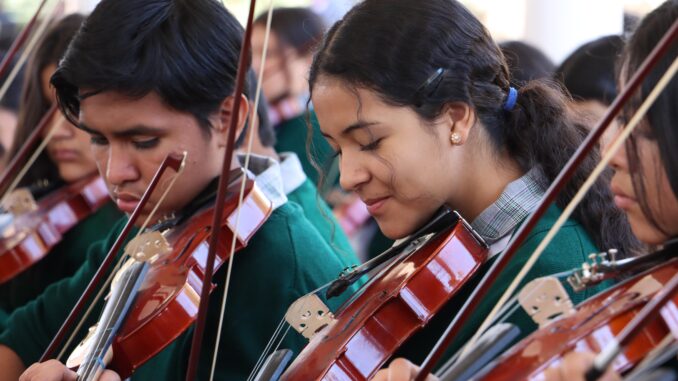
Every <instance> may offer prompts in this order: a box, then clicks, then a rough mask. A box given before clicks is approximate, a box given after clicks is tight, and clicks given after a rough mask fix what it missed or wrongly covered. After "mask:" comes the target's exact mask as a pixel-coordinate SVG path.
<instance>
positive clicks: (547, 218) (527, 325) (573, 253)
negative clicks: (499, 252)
mask: <svg viewBox="0 0 678 381" xmlns="http://www.w3.org/2000/svg"><path fill="white" fill-rule="evenodd" d="M560 213H561V211H560V209H558V208H557V207H556V206H551V207H550V208H549V209H548V210H547V212H546V214H545V215H544V216H543V217H542V219H541V220H539V222H538V223H537V225H536V226H535V227H534V229H532V232H531V233H530V234H529V236H528V238H527V240H525V242H524V243H523V245H522V246H521V247H520V249H518V251H517V252H516V255H515V257H514V258H513V259H512V260H511V261H510V262H509V264H508V266H507V267H506V269H504V271H503V272H502V273H501V275H500V276H499V277H498V279H497V280H496V282H495V283H494V286H493V287H492V289H491V290H490V292H489V294H488V295H487V296H486V297H485V298H484V299H483V300H482V301H481V303H480V304H479V305H478V308H477V309H476V310H475V312H474V313H473V314H472V315H471V317H470V318H469V319H468V320H467V323H466V325H465V326H463V327H462V330H461V331H460V333H459V335H458V336H457V337H456V338H455V339H454V341H453V343H452V345H451V346H450V348H449V349H448V350H447V352H446V356H445V357H449V356H450V355H452V354H453V353H455V352H456V351H457V350H458V349H459V348H461V346H462V345H463V344H465V343H466V342H467V341H468V340H469V339H470V338H471V336H473V334H474V333H475V331H476V330H477V329H478V328H479V327H480V324H481V323H482V322H483V321H484V319H485V317H486V316H487V315H488V314H489V313H490V311H491V310H492V308H493V307H494V305H495V304H496V303H497V301H498V300H499V298H500V297H501V295H502V294H503V293H504V291H505V290H506V288H508V286H509V285H510V283H511V282H512V281H513V278H514V276H515V275H516V274H517V273H518V272H519V271H520V269H521V268H522V266H523V265H524V264H525V262H527V260H528V258H529V256H530V255H531V254H532V253H533V252H534V250H535V249H536V248H537V246H538V245H539V243H540V242H541V241H542V239H543V238H544V237H545V236H546V233H547V232H548V230H549V229H550V228H551V226H553V224H554V223H555V221H556V220H557V219H558V217H559V216H560ZM598 251H599V250H598V248H596V246H595V245H594V243H593V241H592V240H591V238H590V237H589V236H588V234H587V233H586V231H584V228H583V227H582V226H581V225H579V224H578V223H577V222H575V221H573V220H568V221H567V222H566V223H565V225H564V226H563V227H562V229H561V230H560V231H559V232H558V234H556V236H555V238H554V239H553V241H552V242H551V244H550V245H549V246H548V247H547V248H546V250H545V251H544V252H543V254H542V255H541V257H540V258H539V259H538V260H537V262H536V263H535V265H534V267H532V269H531V270H530V271H529V272H528V275H527V277H525V279H524V280H523V281H522V282H521V284H520V287H519V288H518V290H520V288H522V286H524V285H525V284H526V283H528V282H529V281H531V280H533V279H535V278H539V277H542V276H548V275H551V274H556V273H559V272H562V271H567V270H572V269H575V268H579V267H581V265H582V263H584V262H586V261H587V259H588V258H587V257H588V254H590V253H594V252H598ZM496 258H497V256H495V257H493V258H492V259H491V260H490V261H489V262H488V263H486V264H485V265H484V266H482V267H481V268H480V272H479V273H478V274H477V275H476V276H475V277H474V279H473V280H472V282H471V283H469V284H467V285H465V286H464V288H463V290H462V291H461V292H460V293H459V294H458V295H456V296H455V297H454V298H453V299H452V300H451V302H450V303H448V305H446V306H445V307H444V311H443V313H441V314H438V317H437V318H434V319H433V321H432V324H431V325H430V326H429V327H428V328H427V329H426V330H425V331H424V332H423V333H422V334H421V335H419V336H418V337H417V338H415V340H413V341H412V342H411V343H409V344H408V345H407V346H406V347H404V348H403V349H402V352H401V355H402V356H404V357H407V358H409V359H410V360H412V361H415V362H419V363H420V362H421V361H422V360H423V358H424V357H425V356H426V354H428V352H429V351H430V349H431V348H432V344H433V343H435V341H436V340H437V339H438V338H439V337H440V335H441V332H442V330H443V329H444V328H446V327H447V325H448V324H449V323H450V322H451V321H452V317H454V316H455V315H456V312H457V311H459V309H461V307H462V306H463V304H464V302H465V301H466V299H467V298H468V296H469V295H470V294H471V292H472V291H473V290H474V289H475V286H476V285H477V284H478V282H479V281H480V279H481V278H482V276H483V275H484V274H485V273H486V272H487V271H488V270H489V268H490V267H491V265H492V263H493V262H494V260H496ZM604 287H605V286H600V287H594V288H590V289H587V290H584V291H583V292H581V293H574V292H573V291H572V290H571V289H570V288H569V286H567V287H566V289H567V291H568V293H569V294H570V297H571V298H572V302H573V303H574V304H575V305H576V304H577V303H580V302H582V301H584V300H585V299H587V298H589V297H591V296H593V295H594V294H596V293H598V292H599V291H601V290H602V289H603V288H604ZM506 321H507V322H509V323H513V324H516V325H517V326H518V328H520V331H521V333H520V335H521V336H520V337H521V338H522V337H525V336H527V335H528V334H529V333H531V332H532V331H534V330H535V329H536V328H537V325H536V324H534V322H533V321H532V319H531V318H530V317H529V316H528V315H527V313H525V311H524V310H523V309H522V307H518V308H517V310H516V311H515V312H514V313H513V314H511V315H510V316H509V318H508V319H506ZM439 365H440V363H439Z"/></svg>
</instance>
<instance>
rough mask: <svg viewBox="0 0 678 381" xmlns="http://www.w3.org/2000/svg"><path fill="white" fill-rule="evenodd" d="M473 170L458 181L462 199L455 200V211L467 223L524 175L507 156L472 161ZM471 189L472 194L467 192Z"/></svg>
mask: <svg viewBox="0 0 678 381" xmlns="http://www.w3.org/2000/svg"><path fill="white" fill-rule="evenodd" d="M473 163H474V168H473V169H472V170H469V171H467V172H466V173H467V175H468V176H466V178H463V179H460V181H462V182H463V184H466V186H465V188H466V191H465V192H464V193H466V196H465V197H464V199H461V200H455V202H454V204H453V205H455V206H456V209H457V210H458V211H459V212H460V213H461V214H462V216H464V218H466V219H467V220H468V221H473V220H474V219H475V218H476V217H478V215H480V213H482V212H483V211H484V210H485V209H487V208H488V207H489V206H490V205H492V204H493V203H494V202H495V201H497V199H498V198H499V196H500V195H501V194H502V192H503V191H504V189H505V188H506V186H507V185H508V184H509V183H511V182H512V181H514V180H516V179H519V178H520V177H522V176H523V175H524V174H525V173H524V172H523V171H522V170H521V169H520V167H519V166H518V164H517V163H516V162H515V161H514V160H513V159H512V158H510V157H508V155H503V157H502V158H500V159H499V160H496V159H491V158H487V159H485V160H478V159H477V158H476V159H475V160H474V161H473ZM469 189H472V190H473V191H472V192H469V191H468V190H469Z"/></svg>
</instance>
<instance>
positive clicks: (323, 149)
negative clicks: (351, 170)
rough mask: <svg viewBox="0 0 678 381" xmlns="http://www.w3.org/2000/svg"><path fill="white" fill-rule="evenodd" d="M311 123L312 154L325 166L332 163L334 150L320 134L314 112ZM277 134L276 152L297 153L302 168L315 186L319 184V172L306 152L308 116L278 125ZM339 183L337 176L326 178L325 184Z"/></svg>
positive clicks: (298, 117)
mask: <svg viewBox="0 0 678 381" xmlns="http://www.w3.org/2000/svg"><path fill="white" fill-rule="evenodd" d="M311 122H312V126H313V133H312V136H311V147H310V153H311V155H312V157H313V158H314V159H315V161H316V162H317V163H318V164H320V165H321V166H324V165H325V164H326V163H329V162H330V161H332V155H333V150H332V147H331V146H330V145H329V143H327V140H325V138H324V137H323V136H322V134H321V133H320V126H319V125H318V120H317V118H316V116H315V113H313V112H312V111H311ZM275 133H276V135H275V138H276V143H275V146H274V148H275V150H276V152H294V153H296V154H297V156H299V160H300V161H301V166H302V167H303V168H304V173H306V175H307V176H308V178H309V179H310V180H311V182H312V183H313V184H318V178H319V174H318V170H317V169H316V168H315V167H314V166H313V164H311V159H310V158H309V156H308V153H307V150H306V140H307V138H308V135H309V131H308V125H307V124H306V116H305V115H303V114H302V115H299V116H297V117H295V118H292V119H289V120H286V121H284V122H282V123H280V124H278V125H277V126H276V127H275ZM338 181H339V177H338V174H336V175H334V176H333V177H332V178H325V181H324V182H325V183H326V184H328V185H334V184H336V183H337V182H338Z"/></svg>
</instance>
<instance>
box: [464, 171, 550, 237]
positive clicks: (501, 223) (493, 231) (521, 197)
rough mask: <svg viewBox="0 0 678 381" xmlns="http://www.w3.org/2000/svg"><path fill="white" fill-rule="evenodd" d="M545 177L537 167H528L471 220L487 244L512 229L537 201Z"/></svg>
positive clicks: (541, 193) (539, 199)
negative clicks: (523, 173) (526, 170)
mask: <svg viewBox="0 0 678 381" xmlns="http://www.w3.org/2000/svg"><path fill="white" fill-rule="evenodd" d="M543 184H546V179H545V176H544V174H543V172H542V171H541V169H540V168H538V167H534V168H532V169H530V170H529V171H528V172H527V173H526V174H525V175H523V176H522V177H521V178H519V179H517V180H514V181H512V182H511V183H509V184H508V185H507V186H506V188H504V191H503V192H502V194H501V195H500V196H499V198H498V199H497V200H496V201H495V202H494V203H493V204H492V205H490V206H489V207H487V209H485V210H484V211H483V212H482V213H480V215H479V216H478V217H477V218H476V219H475V220H474V221H473V222H472V223H471V226H472V227H473V229H475V231H476V232H478V234H480V235H481V236H482V237H483V239H485V242H487V244H489V245H492V244H493V243H495V242H497V241H499V240H500V239H501V238H503V237H505V236H506V235H507V234H509V233H511V232H513V230H515V228H516V227H517V226H518V224H520V223H521V222H522V221H523V220H524V219H525V218H526V217H527V216H528V215H529V214H530V213H531V212H532V211H533V210H534V209H535V208H536V207H537V205H538V204H539V201H541V198H542V196H543V195H544V192H545V190H546V189H545V187H544V185H543Z"/></svg>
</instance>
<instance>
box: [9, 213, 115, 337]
mask: <svg viewBox="0 0 678 381" xmlns="http://www.w3.org/2000/svg"><path fill="white" fill-rule="evenodd" d="M122 216H123V213H122V212H120V211H119V210H118V208H116V206H115V204H113V202H108V203H106V204H105V205H104V206H102V207H101V208H99V209H98V210H97V211H96V212H94V213H92V214H91V215H90V216H88V217H87V218H86V219H84V220H83V221H81V222H80V223H79V224H77V225H76V226H74V227H73V228H72V229H70V230H69V231H68V232H66V234H64V236H63V238H62V240H61V242H59V243H58V244H57V245H56V246H54V248H52V250H51V251H50V252H49V254H47V255H46V256H45V258H43V259H42V260H40V261H39V262H38V263H36V264H34V265H33V266H31V267H30V268H28V269H26V270H25V271H23V272H22V273H20V274H18V275H17V276H16V277H14V278H13V279H12V280H10V281H8V282H6V283H3V284H0V332H1V331H2V327H3V325H4V320H5V319H6V318H7V316H9V315H10V314H11V313H12V311H14V310H15V309H16V308H18V307H20V306H22V305H24V304H26V303H28V302H30V301H31V300H33V299H35V298H36V297H38V295H40V294H41V293H42V292H43V291H44V290H45V288H47V286H49V285H50V284H52V283H54V282H57V281H59V280H61V279H63V278H66V277H69V276H71V275H73V273H75V272H76V270H77V269H78V268H79V267H80V266H81V265H82V263H83V262H84V261H85V259H86V254H87V249H88V248H89V246H90V245H91V244H92V242H97V241H100V240H102V239H104V238H106V236H108V234H110V231H111V228H112V227H113V225H114V224H115V223H116V222H117V221H118V220H119V219H120V218H121V217H122Z"/></svg>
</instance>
